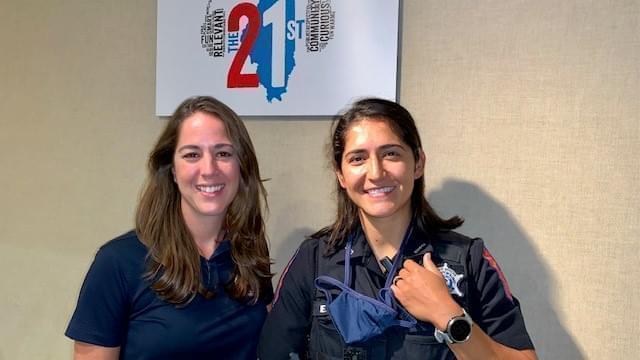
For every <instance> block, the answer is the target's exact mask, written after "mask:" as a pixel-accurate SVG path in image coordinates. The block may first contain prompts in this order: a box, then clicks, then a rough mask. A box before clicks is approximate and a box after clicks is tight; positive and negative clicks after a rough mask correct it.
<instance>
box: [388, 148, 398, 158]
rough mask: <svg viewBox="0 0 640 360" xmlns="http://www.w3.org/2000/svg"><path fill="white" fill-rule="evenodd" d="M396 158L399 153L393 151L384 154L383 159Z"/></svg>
mask: <svg viewBox="0 0 640 360" xmlns="http://www.w3.org/2000/svg"><path fill="white" fill-rule="evenodd" d="M398 156H400V153H399V152H397V151H395V150H388V151H385V153H384V157H390V158H396V157H398Z"/></svg>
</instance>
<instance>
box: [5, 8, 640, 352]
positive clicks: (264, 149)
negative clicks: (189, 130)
mask: <svg viewBox="0 0 640 360" xmlns="http://www.w3.org/2000/svg"><path fill="white" fill-rule="evenodd" d="M155 11H156V2H155V1H152V0H140V1H125V0H112V1H97V2H96V1H80V0H64V1H62V0H59V1H35V0H3V1H2V2H0V49H2V52H1V53H0V129H1V131H0V168H2V176H0V201H1V202H2V204H3V206H2V207H1V208H0V229H1V230H2V235H1V236H0V273H2V274H3V276H2V277H0V288H2V289H3V291H2V294H0V309H1V311H2V317H1V318H0V319H1V321H0V360H5V359H64V358H70V356H71V347H72V345H71V342H70V341H69V340H68V339H66V338H64V336H63V332H64V329H65V327H66V323H67V321H68V319H69V316H70V314H71V312H72V311H73V308H74V306H75V301H76V298H77V294H78V290H79V287H80V284H81V282H82V278H83V276H84V273H85V272H86V270H87V267H88V266H89V264H90V262H91V260H92V258H93V255H94V254H95V251H96V249H97V248H98V246H99V245H100V244H102V243H104V242H105V241H107V240H108V239H110V238H111V237H113V236H115V235H118V234H120V233H122V232H124V231H126V230H127V229H129V228H131V226H132V216H133V211H134V207H135V203H136V198H137V196H138V192H139V189H140V185H141V183H142V182H143V180H144V176H145V160H146V156H147V153H148V151H149V150H150V147H151V146H152V145H153V141H154V140H155V138H156V136H157V135H158V133H159V131H160V130H161V128H162V126H163V124H164V120H161V119H158V118H157V117H155V116H154V101H155V99H154V93H155V89H154V86H155V80H154V78H155V29H156V28H155V26H156V23H155V15H156V13H155ZM402 20H403V25H402V54H401V61H400V67H399V68H400V75H401V82H400V89H399V93H400V99H401V102H402V103H403V104H404V105H406V106H407V107H408V108H409V109H410V110H411V111H412V112H413V114H414V115H415V117H416V120H417V122H418V126H419V128H420V130H421V134H422V136H423V140H424V146H425V151H426V152H427V154H428V157H429V162H428V172H427V182H428V186H429V189H428V196H429V198H430V200H431V201H432V202H433V204H434V205H435V207H436V208H437V209H438V210H439V211H440V212H441V213H442V214H444V215H451V214H460V215H462V216H464V217H465V218H466V219H467V222H466V224H465V225H464V226H463V228H462V229H461V230H462V232H464V233H466V234H468V235H472V236H481V237H483V238H485V239H486V241H487V244H488V246H489V247H490V249H491V250H492V252H493V253H494V255H495V256H496V257H497V259H498V260H499V261H500V263H501V265H502V268H503V270H505V272H506V274H507V278H508V279H509V280H510V283H511V286H512V288H513V290H514V292H515V293H516V295H517V296H518V297H519V299H520V300H521V302H522V304H523V308H524V312H525V316H526V319H527V324H528V327H529V330H530V331H531V333H532V336H533V338H534V342H535V344H536V345H537V347H538V349H539V354H540V355H541V357H542V358H545V359H580V358H587V359H627V358H635V357H636V356H637V354H638V353H640V347H639V345H638V341H637V340H636V339H637V338H638V337H640V329H639V327H638V325H637V324H638V323H640V315H639V314H640V307H639V305H638V301H637V300H636V299H638V297H639V296H640V293H639V290H638V289H639V288H640V286H639V285H640V284H639V283H638V278H639V277H640V271H639V270H638V269H637V267H635V266H634V264H635V262H636V259H637V257H638V255H640V254H639V251H638V245H637V239H636V238H637V234H638V233H639V232H640V220H639V219H640V216H639V214H640V205H639V204H640V186H639V185H638V184H640V167H639V166H638V161H637V159H638V157H640V119H639V115H638V114H639V113H640V108H639V103H640V102H639V101H638V94H639V93H640V65H639V64H640V3H639V2H638V1H597V2H591V1H578V0H573V1H564V2H556V1H549V0H545V1H516V2H507V1H476V2H468V1H418V0H406V1H404V2H403V19H402ZM247 127H248V128H249V131H250V133H251V136H252V138H253V140H254V144H255V146H256V149H257V151H258V157H259V161H260V164H261V172H262V176H263V177H264V178H268V179H269V181H268V182H266V187H267V190H268V191H269V202H270V214H269V217H268V224H267V226H268V233H269V237H270V244H271V249H272V256H273V257H274V259H275V261H276V264H275V266H274V271H276V272H280V271H281V269H282V267H283V266H284V265H285V263H286V261H287V260H288V258H289V257H290V256H291V254H292V253H293V251H294V250H295V247H296V246H297V244H298V243H299V242H300V241H301V240H302V237H303V236H304V235H306V234H309V233H310V232H311V231H313V230H315V229H317V228H319V227H320V226H322V225H325V224H326V223H327V222H328V221H329V220H330V219H331V216H332V210H333V205H332V195H331V191H332V189H333V180H332V178H331V173H330V171H329V170H328V168H327V160H326V156H325V149H324V146H325V143H326V139H327V135H328V131H329V121H328V119H327V118H313V119H296V118H293V119H278V118H251V119H247Z"/></svg>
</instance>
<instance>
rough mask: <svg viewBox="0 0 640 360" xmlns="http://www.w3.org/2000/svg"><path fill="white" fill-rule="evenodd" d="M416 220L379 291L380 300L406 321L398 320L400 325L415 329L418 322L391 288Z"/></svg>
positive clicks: (411, 225) (406, 233)
mask: <svg viewBox="0 0 640 360" xmlns="http://www.w3.org/2000/svg"><path fill="white" fill-rule="evenodd" d="M414 220H415V217H414V218H413V219H411V223H410V224H409V228H408V229H407V231H406V232H405V235H404V238H403V239H402V243H401V244H400V249H399V250H398V253H397V254H396V257H395V259H393V265H392V266H391V270H390V271H389V272H388V273H387V279H386V281H385V284H384V287H383V288H382V289H380V290H379V291H378V298H379V300H380V301H382V302H384V303H385V304H387V305H389V306H391V307H392V308H394V309H397V310H398V312H399V313H400V318H402V319H405V320H398V321H399V322H400V325H401V326H404V327H413V326H415V325H416V324H417V321H416V319H415V318H414V317H413V316H412V315H411V314H410V313H409V312H408V311H407V310H406V309H405V308H404V307H403V306H401V305H400V304H398V302H397V301H396V298H395V297H394V296H393V294H392V293H391V288H390V287H391V284H392V283H393V278H394V277H395V275H396V273H397V272H398V270H399V267H400V264H401V262H402V258H403V254H404V248H405V246H406V244H407V243H408V242H409V238H410V237H411V235H412V234H413V224H414V222H415V221H414Z"/></svg>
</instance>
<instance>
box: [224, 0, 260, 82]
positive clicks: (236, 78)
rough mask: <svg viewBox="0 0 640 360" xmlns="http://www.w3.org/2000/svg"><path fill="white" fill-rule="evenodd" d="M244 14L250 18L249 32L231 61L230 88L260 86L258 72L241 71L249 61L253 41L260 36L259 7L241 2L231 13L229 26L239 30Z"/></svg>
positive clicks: (228, 77)
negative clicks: (244, 72)
mask: <svg viewBox="0 0 640 360" xmlns="http://www.w3.org/2000/svg"><path fill="white" fill-rule="evenodd" d="M243 16H246V17H247V20H249V22H248V23H247V32H246V34H245V36H244V39H243V40H242V43H241V44H240V48H239V49H238V52H237V53H236V55H235V56H234V57H233V61H232V62H231V67H230V68H229V73H228V74H227V87H228V88H240V87H258V80H259V78H258V74H256V73H253V74H243V73H241V71H242V66H243V65H244V63H245V61H247V57H248V56H249V52H251V48H253V43H254V42H255V41H256V39H257V38H258V33H259V32H260V13H259V12H258V8H257V7H256V6H255V5H253V4H250V3H240V4H238V5H236V6H235V7H234V8H233V10H231V13H230V14H229V24H228V26H227V28H228V31H230V32H234V31H239V30H240V18H242V17H243Z"/></svg>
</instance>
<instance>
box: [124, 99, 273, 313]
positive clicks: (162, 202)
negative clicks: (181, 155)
mask: <svg viewBox="0 0 640 360" xmlns="http://www.w3.org/2000/svg"><path fill="white" fill-rule="evenodd" d="M197 112H202V113H206V114H210V115H213V116H216V117H217V118H219V119H220V120H222V122H223V123H224V126H225V129H226V132H227V136H228V137H229V139H230V140H231V142H232V145H233V148H234V150H235V151H236V154H237V157H238V162H239V165H240V166H239V167H240V186H239V189H240V190H239V191H238V193H237V194H236V196H235V198H234V199H233V201H232V202H231V204H230V205H229V207H228V209H227V213H226V216H225V219H224V223H223V226H224V229H225V230H226V231H227V234H229V237H230V241H231V256H232V258H233V261H234V271H233V275H232V281H230V282H229V284H227V285H226V288H225V290H226V291H227V293H228V294H229V295H230V296H231V297H233V298H234V299H238V300H243V301H250V302H252V303H255V302H256V301H257V300H258V299H262V298H264V297H266V296H269V295H270V294H268V292H269V291H271V290H270V289H271V277H272V276H273V274H272V273H271V260H270V258H269V250H268V248H267V240H266V235H265V226H264V220H263V217H262V211H263V209H264V210H265V211H266V209H267V199H266V190H265V188H264V186H263V185H262V180H261V178H260V171H259V168H258V160H257V158H256V154H255V150H254V148H253V144H252V143H251V139H250V138H249V133H248V132H247V129H246V128H245V126H244V124H243V123H242V120H240V118H239V117H238V115H237V114H236V113H235V112H234V111H233V110H231V109H230V108H229V107H228V106H227V105H225V104H223V103H222V102H220V101H218V100H216V99H214V98H212V97H207V96H198V97H192V98H189V99H186V100H185V101H184V102H182V104H180V105H179V106H178V108H177V109H176V110H175V112H174V113H173V115H172V116H171V118H170V119H169V122H168V123H167V125H166V127H165V129H164V131H163V132H162V134H161V135H160V137H159V138H158V141H157V143H156V145H155V146H154V147H153V150H152V151H151V154H150V155H149V162H148V171H149V176H148V179H147V182H146V184H145V185H144V187H143V191H142V195H141V198H140V201H139V204H138V208H137V211H136V232H137V234H138V236H139V238H140V240H141V241H142V242H143V243H144V244H145V245H146V246H147V248H148V250H149V254H148V257H147V267H148V268H147V272H146V273H145V277H146V278H147V279H149V280H150V281H151V282H152V285H151V287H152V289H153V290H154V291H155V292H156V293H157V294H158V296H160V297H161V298H162V299H164V300H165V301H167V302H169V303H173V304H188V303H189V302H190V301H191V300H193V298H194V297H195V296H196V294H198V293H200V294H202V295H203V296H205V297H207V298H210V297H212V296H213V295H215V294H213V293H211V292H209V291H208V290H207V289H206V288H205V287H204V286H203V285H202V279H201V276H202V275H201V271H200V258H199V256H200V255H199V252H198V249H197V246H196V245H195V242H194V241H193V237H192V236H191V234H190V232H189V230H188V229H187V226H186V224H185V222H184V218H183V216H182V211H181V207H180V199H181V195H180V191H179V189H178V186H177V184H176V183H175V182H174V180H173V175H172V168H173V166H174V164H173V158H174V153H175V151H176V146H177V143H178V137H179V135H180V129H181V125H182V123H183V122H184V120H185V119H186V118H188V117H189V116H191V115H193V114H194V113H197Z"/></svg>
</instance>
